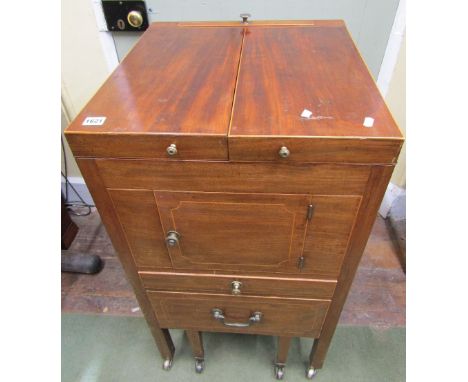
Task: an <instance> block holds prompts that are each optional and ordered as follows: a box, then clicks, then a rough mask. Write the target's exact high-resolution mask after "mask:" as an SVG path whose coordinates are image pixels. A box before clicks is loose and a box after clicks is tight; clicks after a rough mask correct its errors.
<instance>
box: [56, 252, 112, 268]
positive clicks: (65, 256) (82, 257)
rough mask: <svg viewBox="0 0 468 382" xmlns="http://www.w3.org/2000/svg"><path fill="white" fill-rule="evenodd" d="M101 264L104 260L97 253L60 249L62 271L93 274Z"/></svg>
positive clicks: (102, 264) (101, 266)
mask: <svg viewBox="0 0 468 382" xmlns="http://www.w3.org/2000/svg"><path fill="white" fill-rule="evenodd" d="M103 266H104V262H103V261H102V260H101V258H100V257H99V256H97V255H89V254H86V253H79V252H71V251H64V250H62V272H73V273H87V274H94V273H98V272H100V271H101V269H102V268H103Z"/></svg>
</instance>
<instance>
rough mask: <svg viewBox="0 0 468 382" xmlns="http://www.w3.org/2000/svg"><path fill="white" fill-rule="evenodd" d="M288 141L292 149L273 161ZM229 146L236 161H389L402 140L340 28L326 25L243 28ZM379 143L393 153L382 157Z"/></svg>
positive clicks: (331, 24)
mask: <svg viewBox="0 0 468 382" xmlns="http://www.w3.org/2000/svg"><path fill="white" fill-rule="evenodd" d="M252 24H255V22H252ZM285 138H293V140H292V141H289V142H288V143H289V145H290V146H295V147H293V148H294V150H293V149H292V147H289V146H288V147H287V148H288V150H289V153H288V152H287V151H286V150H285V149H284V150H283V152H282V154H283V155H281V154H280V155H278V152H279V150H280V149H281V147H282V146H283V145H285V142H283V141H284V139H285ZM229 140H230V144H229V150H230V158H231V159H233V160H272V159H276V160H285V159H286V157H288V158H287V159H286V160H288V161H302V162H314V161H318V162H320V161H327V162H328V161H331V162H333V161H337V162H353V163H356V162H363V163H369V162H373V163H375V162H377V163H380V162H382V163H384V162H385V163H388V162H394V161H395V159H396V156H397V154H398V151H399V148H400V145H401V140H402V137H401V133H400V131H399V129H398V127H397V126H396V124H395V122H394V120H393V118H392V116H391V114H390V112H389V111H388V109H387V106H386V105H385V102H384V100H383V99H382V97H381V95H380V93H379V91H378V89H377V87H376V85H375V83H374V80H373V79H372V77H371V75H370V73H369V71H368V70H367V68H366V66H365V64H364V62H363V60H362V58H361V57H360V55H359V53H358V51H357V49H356V47H355V45H354V43H353V41H352V39H351V37H350V36H349V33H348V32H347V30H346V28H345V26H344V23H342V22H337V21H333V22H331V21H330V22H329V24H327V23H326V22H321V23H319V24H317V25H313V24H309V25H295V26H294V25H290V26H285V25H277V26H275V25H270V26H267V25H265V26H263V27H260V26H257V27H254V26H248V27H246V31H245V37H244V44H243V49H242V56H241V64H240V70H239V78H238V85H237V89H236V97H235V100H234V110H233V117H232V121H231V127H230V132H229ZM376 140H382V141H387V143H389V144H388V145H387V144H385V142H382V143H383V145H384V146H385V147H387V146H389V147H390V149H391V151H392V152H390V153H389V152H388V151H385V152H384V155H383V156H382V158H379V152H380V151H381V148H382V145H380V144H379V143H378V142H377V143H376ZM315 141H318V142H315ZM335 141H336V142H335ZM348 141H349V142H348ZM392 142H393V143H392ZM231 143H232V145H231ZM341 145H342V149H340V146H341ZM267 146H268V147H267ZM249 147H250V149H249ZM317 149H320V151H321V152H320V151H317ZM287 154H290V155H287ZM343 154H345V155H343ZM374 154H375V155H374Z"/></svg>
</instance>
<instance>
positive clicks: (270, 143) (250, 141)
mask: <svg viewBox="0 0 468 382" xmlns="http://www.w3.org/2000/svg"><path fill="white" fill-rule="evenodd" d="M401 145H402V142H401V141H399V140H389V139H372V138H367V139H352V138H346V139H320V138H286V137H285V138H282V137H268V138H261V137H258V138H256V137H229V158H230V160H233V161H275V162H280V163H283V162H286V163H288V162H289V163H294V162H306V163H309V162H310V163H312V162H316V163H320V162H329V163H369V164H375V163H395V162H396V160H397V158H398V154H399V153H400V149H401Z"/></svg>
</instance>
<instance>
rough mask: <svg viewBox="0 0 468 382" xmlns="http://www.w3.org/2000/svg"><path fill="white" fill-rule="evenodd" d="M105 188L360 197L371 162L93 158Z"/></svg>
mask: <svg viewBox="0 0 468 382" xmlns="http://www.w3.org/2000/svg"><path fill="white" fill-rule="evenodd" d="M96 166H97V167H98V168H99V171H100V174H101V177H102V179H103V181H104V183H105V185H106V187H107V188H120V189H145V190H167V191H169V190H173V191H206V192H242V193H246V192H250V193H282V194H294V193H302V194H318V195H362V193H363V192H364V190H365V187H366V184H367V180H368V178H369V174H370V169H371V166H361V165H359V166H352V165H342V164H304V163H294V164H288V163H266V162H263V163H262V162H252V163H235V162H201V161H200V162H198V161H197V162H195V161H177V162H175V161H156V160H154V161H150V160H112V159H98V160H96Z"/></svg>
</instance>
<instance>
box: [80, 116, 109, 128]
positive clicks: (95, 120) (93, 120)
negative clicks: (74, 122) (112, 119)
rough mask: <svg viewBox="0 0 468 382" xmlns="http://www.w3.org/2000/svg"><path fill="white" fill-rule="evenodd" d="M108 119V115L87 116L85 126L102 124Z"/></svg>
mask: <svg viewBox="0 0 468 382" xmlns="http://www.w3.org/2000/svg"><path fill="white" fill-rule="evenodd" d="M105 121H106V117H86V118H85V120H84V121H83V123H82V125H83V126H101V125H103V124H104V122H105Z"/></svg>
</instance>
